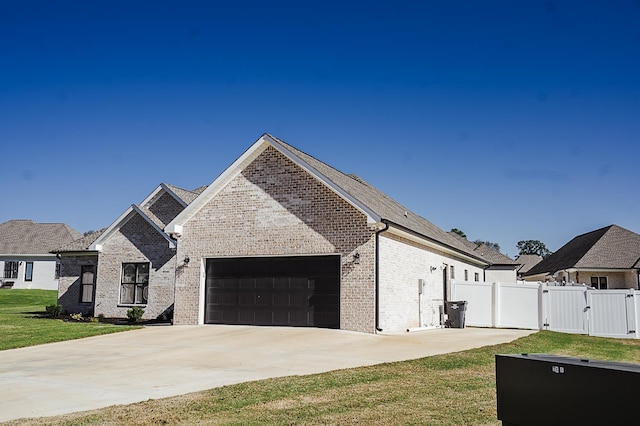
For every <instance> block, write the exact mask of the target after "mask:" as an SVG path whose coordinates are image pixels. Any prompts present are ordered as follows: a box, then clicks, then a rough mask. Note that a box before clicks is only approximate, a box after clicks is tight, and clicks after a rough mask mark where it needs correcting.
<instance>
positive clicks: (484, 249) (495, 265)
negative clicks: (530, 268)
mask: <svg viewBox="0 0 640 426" xmlns="http://www.w3.org/2000/svg"><path fill="white" fill-rule="evenodd" d="M449 234H450V235H453V236H454V237H455V238H457V239H458V240H459V241H461V242H462V243H463V244H464V245H465V246H467V248H469V250H471V251H472V252H473V253H475V254H477V255H478V256H480V257H481V258H482V259H484V260H486V261H487V263H488V264H489V265H488V266H487V267H486V268H485V270H484V273H483V275H482V276H478V275H476V276H473V277H472V276H470V275H469V273H468V270H465V271H464V275H463V276H461V277H458V276H455V278H456V279H457V280H458V281H484V282H502V283H515V282H516V278H517V276H516V269H517V268H518V262H516V261H514V260H513V259H511V258H510V257H508V256H505V255H504V254H502V253H500V252H499V251H497V250H495V249H493V248H491V247H489V246H488V245H487V244H485V243H476V242H473V241H469V240H468V239H466V238H465V237H463V236H461V235H460V234H457V233H455V232H449ZM451 272H452V274H453V271H451ZM452 278H454V277H452Z"/></svg>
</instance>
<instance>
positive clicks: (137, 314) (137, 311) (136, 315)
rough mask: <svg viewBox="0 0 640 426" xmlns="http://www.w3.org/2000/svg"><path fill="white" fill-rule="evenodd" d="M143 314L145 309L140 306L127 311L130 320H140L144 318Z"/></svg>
mask: <svg viewBox="0 0 640 426" xmlns="http://www.w3.org/2000/svg"><path fill="white" fill-rule="evenodd" d="M142 315H144V309H142V308H141V307H139V306H136V307H134V308H131V309H129V310H128V311H127V318H129V322H138V321H140V320H141V319H142Z"/></svg>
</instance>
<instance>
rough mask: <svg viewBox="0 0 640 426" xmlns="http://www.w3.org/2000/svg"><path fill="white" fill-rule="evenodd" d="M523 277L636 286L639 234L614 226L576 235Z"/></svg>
mask: <svg viewBox="0 0 640 426" xmlns="http://www.w3.org/2000/svg"><path fill="white" fill-rule="evenodd" d="M524 278H525V280H527V281H545V280H553V281H559V282H562V281H564V282H567V283H569V282H575V283H583V284H587V285H590V286H592V287H595V288H598V289H614V288H634V289H639V288H640V285H639V284H640V235H638V234H636V233H635V232H632V231H629V230H628V229H624V228H621V227H620V226H617V225H610V226H607V227H604V228H601V229H597V230H595V231H591V232H588V233H586V234H582V235H579V236H577V237H575V238H574V239H572V240H571V241H569V242H568V243H567V244H565V245H564V246H562V247H561V248H560V249H559V250H558V251H556V252H555V253H553V254H552V255H551V256H549V257H547V258H546V259H544V260H542V261H541V262H540V263H538V264H537V265H535V266H534V267H533V268H531V269H530V270H529V271H528V272H527V273H526V274H524Z"/></svg>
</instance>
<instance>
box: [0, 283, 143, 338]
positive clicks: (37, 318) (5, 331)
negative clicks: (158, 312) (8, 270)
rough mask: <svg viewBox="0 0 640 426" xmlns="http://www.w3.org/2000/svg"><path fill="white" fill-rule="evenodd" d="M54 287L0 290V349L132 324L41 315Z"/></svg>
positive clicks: (53, 300) (105, 331)
mask: <svg viewBox="0 0 640 426" xmlns="http://www.w3.org/2000/svg"><path fill="white" fill-rule="evenodd" d="M57 293H58V292H57V291H55V290H13V289H12V290H0V336H2V338H0V350H5V349H14V348H20V347H23V346H33V345H40V344H43V343H51V342H59V341H62V340H71V339H80V338H82V337H89V336H97V335H100V334H108V333H115V332H118V331H125V330H131V329H133V328H139V327H132V326H122V325H113V324H106V323H99V322H85V321H63V320H61V319H51V318H45V315H46V311H45V307H46V306H49V305H54V304H55V303H56V298H57Z"/></svg>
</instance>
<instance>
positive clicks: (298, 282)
mask: <svg viewBox="0 0 640 426" xmlns="http://www.w3.org/2000/svg"><path fill="white" fill-rule="evenodd" d="M289 288H292V289H307V288H309V279H308V278H307V277H291V278H290V279H289Z"/></svg>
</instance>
